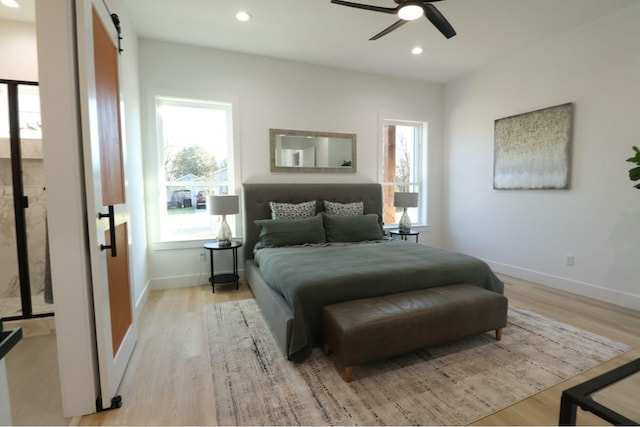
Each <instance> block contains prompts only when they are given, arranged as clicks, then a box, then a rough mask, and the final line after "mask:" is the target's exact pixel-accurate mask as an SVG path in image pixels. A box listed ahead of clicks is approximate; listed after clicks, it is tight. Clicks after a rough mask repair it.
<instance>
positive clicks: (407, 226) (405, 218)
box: [398, 208, 411, 233]
mask: <svg viewBox="0 0 640 427" xmlns="http://www.w3.org/2000/svg"><path fill="white" fill-rule="evenodd" d="M398 228H399V229H400V232H402V233H408V232H410V231H411V219H409V214H408V213H407V208H404V210H403V211H402V217H400V223H398Z"/></svg>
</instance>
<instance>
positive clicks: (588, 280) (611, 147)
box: [443, 4, 640, 309]
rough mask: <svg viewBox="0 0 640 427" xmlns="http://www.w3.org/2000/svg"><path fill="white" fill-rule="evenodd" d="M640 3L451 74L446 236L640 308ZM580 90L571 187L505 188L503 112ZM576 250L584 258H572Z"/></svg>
mask: <svg viewBox="0 0 640 427" xmlns="http://www.w3.org/2000/svg"><path fill="white" fill-rule="evenodd" d="M639 23H640V5H638V4H636V5H633V6H629V7H627V8H626V9H622V10H621V11H619V12H616V13H613V14H611V15H608V16H605V17H603V18H601V19H599V20H597V21H595V22H592V23H590V24H587V25H584V26H581V27H578V28H576V29H574V30H572V31H569V32H568V33H566V34H564V35H562V36H559V37H556V38H554V39H552V40H550V41H548V42H546V43H543V44H540V45H538V46H535V47H533V48H530V49H527V50H525V51H522V52H518V53H517V54H515V55H513V56H511V57H509V58H506V59H503V60H501V61H498V62H496V63H494V64H492V65H490V66H488V67H486V68H484V69H482V70H480V71H477V72H475V73H473V74H471V75H469V76H467V77H465V78H462V79H460V80H458V81H455V82H453V83H450V84H448V85H447V87H446V95H445V123H446V130H445V134H446V149H445V155H444V158H445V177H444V181H445V182H444V185H445V188H446V189H447V190H446V192H445V195H444V200H443V205H444V206H445V207H446V208H445V214H444V224H445V228H446V231H445V235H446V239H445V243H446V246H447V247H449V248H452V249H454V250H458V251H461V252H465V253H469V254H472V255H476V256H478V257H481V258H484V259H486V260H488V261H489V262H490V264H491V265H492V266H493V267H494V269H495V270H496V271H499V272H503V273H506V274H511V275H514V276H517V277H521V278H525V279H530V280H533V281H536V282H538V283H543V284H547V285H550V286H555V287H558V288H562V289H565V290H569V291H572V292H576V293H579V294H583V295H587V296H591V297H595V298H599V299H602V300H605V301H609V302H613V303H616V304H619V305H623V306H627V307H633V308H636V309H638V308H640V299H639V295H640V289H639V286H638V277H639V276H640V274H639V273H640V263H639V262H638V261H639V260H640V258H639V256H640V255H639V254H640V191H638V190H636V189H633V188H632V182H631V181H630V180H629V178H628V172H627V171H628V170H629V169H630V168H631V167H632V164H631V163H627V162H626V161H625V160H626V159H627V158H628V157H630V156H631V155H632V150H631V146H632V145H640V54H639V53H638V40H640V25H638V24H639ZM565 102H573V103H574V108H575V110H574V111H575V118H574V134H573V154H572V172H571V188H570V190H555V191H541V190H529V191H517V190H511V191H505V190H501V191H497V190H493V189H492V183H493V126H494V121H495V120H496V119H498V118H501V117H506V116H510V115H514V114H518V113H523V112H526V111H531V110H535V109H539V108H543V107H548V106H553V105H558V104H562V103H565ZM567 255H573V256H574V257H575V266H572V267H570V266H566V265H565V257H566V256H567Z"/></svg>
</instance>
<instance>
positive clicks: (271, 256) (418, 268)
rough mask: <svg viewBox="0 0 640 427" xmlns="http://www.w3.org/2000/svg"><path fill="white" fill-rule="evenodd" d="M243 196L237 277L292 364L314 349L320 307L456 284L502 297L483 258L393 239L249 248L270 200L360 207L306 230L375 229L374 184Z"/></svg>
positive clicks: (270, 189) (278, 188) (297, 187)
mask: <svg viewBox="0 0 640 427" xmlns="http://www.w3.org/2000/svg"><path fill="white" fill-rule="evenodd" d="M243 193H244V197H243V201H244V225H245V245H244V246H243V251H244V259H245V277H246V280H247V282H248V283H249V286H250V287H251V290H252V291H253V293H254V295H255V297H256V301H257V303H258V305H259V307H260V309H261V311H262V313H263V315H264V317H265V319H266V321H267V323H268V324H269V327H270V329H271V331H272V333H273V335H274V337H275V338H276V341H277V342H278V344H279V347H280V348H281V350H282V352H283V354H284V355H285V356H286V357H288V358H289V359H291V360H293V361H301V360H304V359H305V358H306V357H307V356H308V355H309V354H310V352H311V349H312V348H313V347H314V346H317V345H319V344H320V334H321V330H320V317H321V310H322V308H323V307H324V306H325V305H329V304H334V303H338V302H343V301H348V300H353V299H359V298H368V297H375V296H380V295H388V294H393V293H400V292H407V291H411V290H416V289H424V288H428V287H434V286H443V285H451V284H456V283H471V284H475V285H478V286H481V287H483V288H486V289H489V290H491V291H494V292H497V293H500V294H502V293H503V284H502V282H501V281H500V280H499V279H498V278H497V277H496V276H495V274H493V272H492V271H491V269H490V268H489V267H488V266H487V265H486V263H484V262H483V261H481V260H479V259H477V258H474V257H470V256H467V255H463V254H458V253H455V252H450V251H446V250H442V249H438V248H433V247H429V246H424V245H417V244H415V243H411V242H405V241H401V240H394V241H388V240H386V239H380V240H377V239H375V240H368V239H367V240H366V241H363V242H360V243H357V244H350V243H334V244H331V245H327V244H315V245H301V246H283V247H269V248H264V249H259V250H255V247H256V244H258V243H260V242H261V237H260V232H261V229H262V230H263V231H264V230H267V227H269V226H270V223H271V222H272V221H269V219H270V218H271V207H270V202H279V203H291V204H297V203H302V202H313V201H315V211H316V212H318V213H321V212H323V211H324V203H323V201H325V200H326V201H330V202H334V203H344V204H347V203H353V202H362V207H363V210H364V212H363V214H364V215H362V216H361V218H357V219H356V218H353V217H352V218H351V219H341V218H337V217H333V216H326V215H323V214H321V215H319V216H318V217H317V218H309V219H307V220H305V221H306V223H309V224H310V223H313V226H312V227H313V229H314V230H315V229H316V226H317V221H320V224H323V225H324V227H325V229H324V230H325V232H326V235H327V236H330V235H331V230H334V229H335V228H332V227H333V226H334V225H336V226H337V227H344V225H345V224H360V222H365V221H366V222H367V223H368V224H367V226H366V229H367V230H369V231H370V230H372V229H373V228H374V227H375V226H377V227H378V230H381V227H382V223H381V220H380V218H381V217H382V215H381V213H382V188H381V186H380V185H379V184H245V185H244V186H243ZM318 218H319V219H318ZM372 218H375V219H372ZM264 220H266V221H264ZM338 220H339V221H338ZM323 221H324V222H323ZM349 221H350V222H349ZM353 221H358V222H357V223H355V222H353ZM372 221H375V225H374V224H371V222H372ZM295 226H298V225H297V223H296V225H295ZM321 226H322V225H321ZM305 227H308V225H305ZM352 228H354V227H352ZM355 228H356V229H357V228H358V227H357V226H356V227H355ZM264 241H265V233H263V237H262V242H264Z"/></svg>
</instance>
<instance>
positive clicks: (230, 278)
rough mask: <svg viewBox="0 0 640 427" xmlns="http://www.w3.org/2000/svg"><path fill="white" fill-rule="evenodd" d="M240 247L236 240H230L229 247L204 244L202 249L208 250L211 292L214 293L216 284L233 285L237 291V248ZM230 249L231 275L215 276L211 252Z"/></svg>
mask: <svg viewBox="0 0 640 427" xmlns="http://www.w3.org/2000/svg"><path fill="white" fill-rule="evenodd" d="M240 246H242V242H240V241H238V240H232V241H231V244H230V245H226V246H224V245H220V244H219V242H209V243H205V244H204V248H205V249H207V250H209V262H210V265H211V277H209V282H210V283H211V292H213V293H215V292H216V283H234V284H235V285H236V290H238V279H240V276H239V275H238V248H239V247H240ZM227 249H231V251H232V253H233V273H224V274H215V273H214V269H213V252H214V251H224V250H227Z"/></svg>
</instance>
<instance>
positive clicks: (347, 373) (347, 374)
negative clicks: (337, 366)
mask: <svg viewBox="0 0 640 427" xmlns="http://www.w3.org/2000/svg"><path fill="white" fill-rule="evenodd" d="M344 380H345V381H346V382H348V383H350V382H351V381H353V366H347V367H346V368H344Z"/></svg>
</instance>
